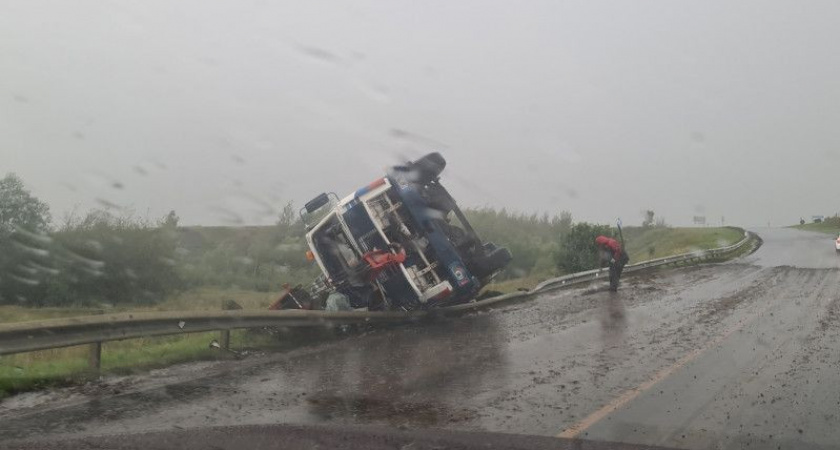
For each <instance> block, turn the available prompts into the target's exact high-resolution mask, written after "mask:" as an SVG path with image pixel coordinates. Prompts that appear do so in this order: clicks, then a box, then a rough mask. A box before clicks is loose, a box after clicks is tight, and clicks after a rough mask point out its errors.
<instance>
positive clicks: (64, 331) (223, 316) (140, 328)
mask: <svg viewBox="0 0 840 450" xmlns="http://www.w3.org/2000/svg"><path fill="white" fill-rule="evenodd" d="M760 242H761V241H760V238H759V237H758V236H757V235H755V234H754V233H749V232H745V233H744V238H743V239H742V240H740V241H739V242H737V243H735V244H732V245H729V246H726V247H721V248H717V249H711V250H704V251H697V252H691V253H685V254H682V255H676V256H668V257H664V258H657V259H653V260H649V261H643V262H640V263H637V264H632V265H628V266H627V267H626V268H625V269H624V270H625V272H628V273H632V272H637V271H640V270H644V269H650V268H654V267H660V266H663V265H669V264H683V263H689V262H699V261H705V260H710V259H720V258H723V257H727V256H729V255H732V254H734V253H736V252H739V251H742V250H744V248H745V246H746V245H748V244H750V243H753V245H760ZM606 273H607V271H606V270H605V269H595V270H588V271H585V272H578V273H573V274H569V275H564V276H561V277H557V278H552V279H550V280H546V281H544V282H542V283H540V284H539V285H537V286H536V287H535V288H534V289H532V290H530V291H527V292H514V293H510V294H503V295H499V296H496V297H492V298H488V299H484V300H479V301H475V302H471V303H465V304H461V305H455V306H450V307H446V308H439V309H434V310H428V311H410V312H405V311H311V310H282V311H254V310H234V311H166V312H145V313H119V314H104V315H97V316H84V317H74V318H66V319H53V320H44V321H37V322H19V323H12V324H4V325H0V355H8V354H13V353H24V352H31V351H37V350H47V349H52V348H61V347H71V346H77V345H85V344H90V345H91V353H90V365H91V367H92V368H94V369H98V368H99V364H100V361H101V351H102V343H103V342H109V341H117V340H123V339H133V338H140V337H151V336H165V335H174V334H187V333H198V332H207V331H219V330H222V331H224V330H232V329H242V328H261V327H269V326H279V327H326V326H329V327H331V326H335V325H351V324H368V323H369V324H377V323H398V322H408V321H417V320H420V319H423V318H426V317H435V316H441V315H456V314H459V313H463V312H467V311H471V310H476V309H482V308H488V307H493V306H495V305H500V304H503V303H506V302H511V301H515V300H521V299H524V298H528V297H532V296H535V295H539V294H542V293H545V292H549V291H552V290H555V289H560V288H563V287H566V286H570V285H573V284H578V283H584V282H590V281H595V280H598V279H600V278H603V277H604V276H605V275H606Z"/></svg>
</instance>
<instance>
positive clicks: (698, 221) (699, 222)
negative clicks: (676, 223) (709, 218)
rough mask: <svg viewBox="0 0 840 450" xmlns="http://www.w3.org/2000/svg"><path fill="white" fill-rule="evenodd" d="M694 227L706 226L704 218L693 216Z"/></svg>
mask: <svg viewBox="0 0 840 450" xmlns="http://www.w3.org/2000/svg"><path fill="white" fill-rule="evenodd" d="M694 225H706V216H694Z"/></svg>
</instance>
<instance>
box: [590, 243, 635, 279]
mask: <svg viewBox="0 0 840 450" xmlns="http://www.w3.org/2000/svg"><path fill="white" fill-rule="evenodd" d="M595 245H597V246H598V251H599V253H600V256H601V267H603V266H605V265H607V262H609V265H610V290H611V291H613V292H615V291H617V290H618V279H619V278H621V271H622V270H624V265H625V264H627V262H628V261H630V257H629V256H627V252H626V251H624V249H623V248H621V243H620V242H618V241H617V240H615V239H613V238H609V237H606V236H598V237H596V238H595Z"/></svg>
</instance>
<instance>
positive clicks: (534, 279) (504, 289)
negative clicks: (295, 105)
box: [483, 272, 560, 294]
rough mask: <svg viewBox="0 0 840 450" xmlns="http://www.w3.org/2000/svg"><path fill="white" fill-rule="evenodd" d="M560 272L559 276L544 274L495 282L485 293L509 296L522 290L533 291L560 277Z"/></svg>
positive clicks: (489, 285)
mask: <svg viewBox="0 0 840 450" xmlns="http://www.w3.org/2000/svg"><path fill="white" fill-rule="evenodd" d="M559 276H560V274H559V272H558V273H557V274H542V275H534V274H532V275H528V276H525V277H522V278H513V279H509V280H502V281H494V282H492V283H490V284H488V285H487V286H485V287H484V290H483V292H491V291H495V292H501V293H502V294H509V293H511V292H516V291H518V290H520V289H527V290H531V289H533V288H534V287H535V286H536V285H538V284H540V283H542V282H543V281H545V280H548V279H549V278H554V277H559Z"/></svg>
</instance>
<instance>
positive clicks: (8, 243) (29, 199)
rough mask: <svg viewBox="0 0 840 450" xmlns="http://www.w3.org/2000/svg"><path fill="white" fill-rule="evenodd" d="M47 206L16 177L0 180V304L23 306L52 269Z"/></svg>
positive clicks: (6, 177) (8, 176) (10, 176)
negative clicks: (19, 303) (22, 303)
mask: <svg viewBox="0 0 840 450" xmlns="http://www.w3.org/2000/svg"><path fill="white" fill-rule="evenodd" d="M49 223H50V211H49V206H47V204H46V203H44V202H42V201H41V200H39V199H38V198H37V197H35V196H34V195H32V193H30V192H29V191H28V190H27V189H26V187H25V186H24V184H23V181H22V180H21V179H20V178H19V177H18V176H17V175H15V174H11V173H10V174H8V175H6V176H5V177H4V178H2V179H0V303H15V302H25V301H26V300H27V299H28V298H30V297H31V296H32V295H33V292H34V291H35V290H37V289H38V287H39V286H40V285H41V282H42V279H43V278H44V276H45V275H46V274H48V273H51V272H52V271H53V269H52V268H51V267H50V263H49V251H48V250H47V249H46V248H45V247H46V246H47V245H48V243H49V241H50V238H49V237H48V236H47V235H46V230H47V227H48V226H49Z"/></svg>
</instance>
